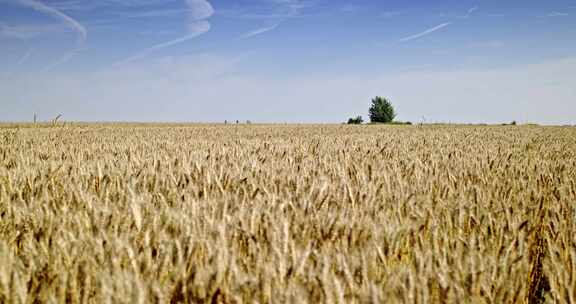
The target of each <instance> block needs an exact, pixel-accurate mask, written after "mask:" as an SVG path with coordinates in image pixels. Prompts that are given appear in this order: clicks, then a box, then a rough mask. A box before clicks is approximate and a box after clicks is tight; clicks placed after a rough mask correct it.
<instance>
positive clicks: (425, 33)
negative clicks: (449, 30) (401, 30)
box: [399, 22, 452, 42]
mask: <svg viewBox="0 0 576 304" xmlns="http://www.w3.org/2000/svg"><path fill="white" fill-rule="evenodd" d="M451 24H452V22H446V23H442V24H440V25H437V26H435V27H433V28H429V29H427V30H425V31H423V32H421V33H418V34H416V35H412V36H408V37H404V38H402V39H400V40H399V42H407V41H411V40H415V39H418V38H422V37H424V36H426V35H429V34H432V33H434V32H436V31H438V30H441V29H443V28H445V27H447V26H449V25H451Z"/></svg>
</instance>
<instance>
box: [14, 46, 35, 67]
mask: <svg viewBox="0 0 576 304" xmlns="http://www.w3.org/2000/svg"><path fill="white" fill-rule="evenodd" d="M30 56H32V49H28V51H26V53H24V55H22V57H20V59H18V61H17V62H16V64H17V65H22V64H24V62H26V61H27V60H28V59H29V58H30Z"/></svg>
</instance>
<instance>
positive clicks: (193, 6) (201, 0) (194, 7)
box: [186, 0, 214, 21]
mask: <svg viewBox="0 0 576 304" xmlns="http://www.w3.org/2000/svg"><path fill="white" fill-rule="evenodd" d="M186 4H188V7H189V8H190V18H191V19H192V20H193V21H198V20H204V19H208V18H210V17H212V15H214V8H213V7H212V5H211V4H210V3H209V2H208V1H206V0H186Z"/></svg>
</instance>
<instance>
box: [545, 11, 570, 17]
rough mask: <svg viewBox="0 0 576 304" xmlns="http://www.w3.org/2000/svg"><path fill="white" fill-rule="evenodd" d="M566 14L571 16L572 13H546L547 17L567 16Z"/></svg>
mask: <svg viewBox="0 0 576 304" xmlns="http://www.w3.org/2000/svg"><path fill="white" fill-rule="evenodd" d="M566 16H570V14H568V13H563V12H551V13H549V14H548V15H546V17H566Z"/></svg>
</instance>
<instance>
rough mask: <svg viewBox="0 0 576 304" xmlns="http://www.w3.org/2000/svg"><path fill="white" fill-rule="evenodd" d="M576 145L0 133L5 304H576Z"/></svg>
mask: <svg viewBox="0 0 576 304" xmlns="http://www.w3.org/2000/svg"><path fill="white" fill-rule="evenodd" d="M575 221H576V128H574V127H538V126H449V125H445V126H444V125H437V126H436V125H424V126H378V125H373V126H366V125H364V126H345V125H186V124H173V125H162V124H138V125H131V124H70V125H64V126H57V127H53V126H49V125H36V126H34V125H20V126H15V125H10V124H4V125H2V126H1V127H0V303H64V302H67V303H207V302H211V303H463V302H464V303H557V302H558V303H574V302H576V223H575Z"/></svg>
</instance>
